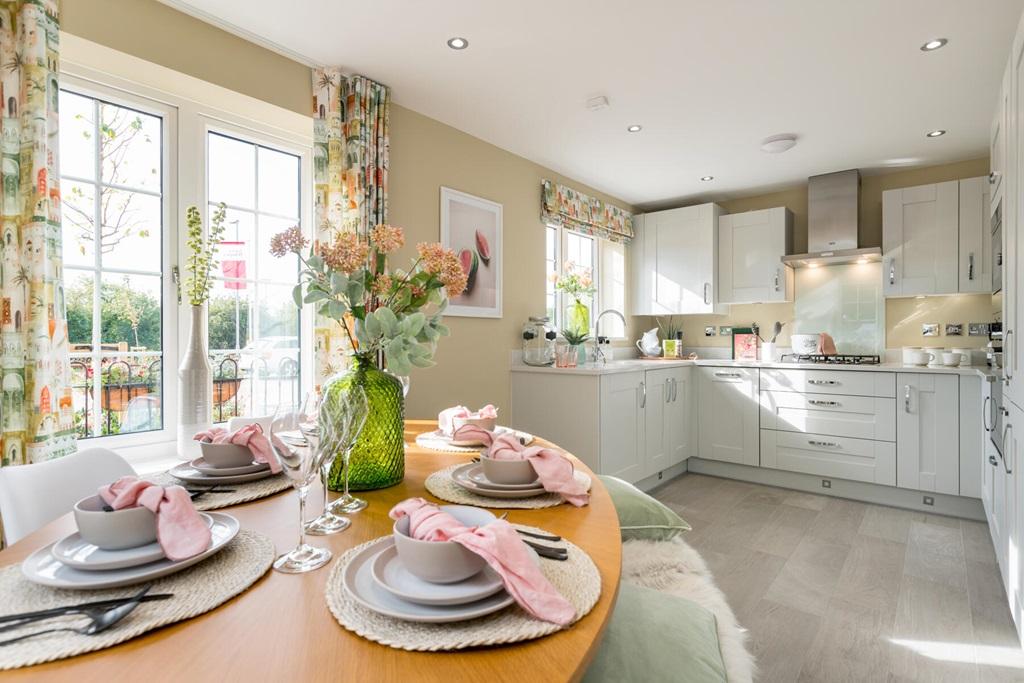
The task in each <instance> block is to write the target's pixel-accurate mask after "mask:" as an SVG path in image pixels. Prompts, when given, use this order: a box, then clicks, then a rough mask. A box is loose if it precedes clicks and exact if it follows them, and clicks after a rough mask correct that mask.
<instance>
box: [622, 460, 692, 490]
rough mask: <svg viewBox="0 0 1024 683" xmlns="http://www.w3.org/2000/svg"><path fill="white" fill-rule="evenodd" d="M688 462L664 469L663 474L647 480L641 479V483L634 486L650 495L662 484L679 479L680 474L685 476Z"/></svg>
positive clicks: (660, 473)
mask: <svg viewBox="0 0 1024 683" xmlns="http://www.w3.org/2000/svg"><path fill="white" fill-rule="evenodd" d="M687 462H689V461H688V460H684V461H682V462H681V463H679V464H678V465H672V467H669V468H666V469H663V470H662V471H661V472H658V473H657V474H654V475H651V476H649V477H647V478H646V479H641V480H640V481H638V482H636V483H635V484H633V486H635V487H637V488H638V489H640V490H641V491H643V492H644V493H650V492H651V491H653V490H654V489H656V488H658V487H659V486H661V485H662V484H667V483H669V482H670V481H671V480H673V479H675V478H676V477H678V476H679V475H680V474H683V473H684V472H686V463H687Z"/></svg>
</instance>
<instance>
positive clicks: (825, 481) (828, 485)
mask: <svg viewBox="0 0 1024 683" xmlns="http://www.w3.org/2000/svg"><path fill="white" fill-rule="evenodd" d="M821 488H823V489H830V488H832V480H831V479H822V480H821Z"/></svg>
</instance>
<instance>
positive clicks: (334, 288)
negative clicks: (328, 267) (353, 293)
mask: <svg viewBox="0 0 1024 683" xmlns="http://www.w3.org/2000/svg"><path fill="white" fill-rule="evenodd" d="M347 288H348V278H347V277H345V274H344V273H331V294H333V295H335V296H337V295H339V294H344V293H345V290H346V289H347Z"/></svg>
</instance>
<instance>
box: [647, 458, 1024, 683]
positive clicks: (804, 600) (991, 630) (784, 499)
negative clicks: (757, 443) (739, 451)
mask: <svg viewBox="0 0 1024 683" xmlns="http://www.w3.org/2000/svg"><path fill="white" fill-rule="evenodd" d="M654 495H655V497H657V498H658V499H659V500H661V501H662V502H664V503H665V504H666V505H669V506H670V507H672V508H673V509H674V510H676V512H678V513H679V514H680V515H681V516H682V517H683V518H684V519H685V520H686V521H688V522H689V523H690V524H691V525H692V526H693V531H691V532H688V533H687V534H686V535H685V539H686V540H687V542H688V543H690V545H692V546H693V547H694V548H695V549H697V551H699V552H700V553H701V555H703V556H704V559H705V560H706V561H707V563H708V566H709V567H710V568H711V570H712V572H713V573H714V576H715V581H716V582H717V583H718V586H719V588H721V589H722V591H723V592H724V593H725V595H726V597H727V598H728V600H729V604H730V605H732V608H733V610H734V611H735V612H736V617H737V619H738V620H739V622H740V624H741V625H742V626H744V627H745V628H747V629H748V630H749V631H750V647H751V650H752V652H753V653H754V656H755V657H756V658H757V662H758V667H759V669H760V676H759V678H758V680H760V681H772V682H774V681H830V682H831V681H858V682H859V681H893V682H895V681H956V682H957V683H960V682H971V681H977V682H979V683H981V682H986V683H987V682H988V681H1024V652H1022V651H1021V650H1020V648H1019V647H1018V645H1017V636H1016V632H1015V630H1014V627H1013V622H1012V619H1011V616H1010V611H1009V607H1008V606H1007V602H1006V595H1005V593H1004V590H1003V586H1002V582H1001V580H1000V578H999V569H998V566H997V565H996V557H995V552H994V550H993V548H992V541H991V539H990V537H989V533H988V528H987V527H986V526H985V525H984V524H982V523H980V522H972V521H968V520H960V519H953V518H950V517H942V516H939V515H928V514H925V513H920V512H911V511H908V510H899V509H896V508H888V507H883V506H880V505H870V504H867V503H858V502H855V501H849V500H843V499H840V498H831V497H826V496H817V495H813V494H807V493H800V492H796V491H790V490H786V489H779V488H774V487H771V486H761V485H758V484H750V483H747V482H740V481H733V480H729V479H719V478H717V477H709V476H705V475H699V474H684V475H683V476H681V477H679V478H678V479H675V480H673V481H671V482H669V483H668V484H666V485H664V486H662V487H661V488H659V489H658V490H657V491H655V492H654Z"/></svg>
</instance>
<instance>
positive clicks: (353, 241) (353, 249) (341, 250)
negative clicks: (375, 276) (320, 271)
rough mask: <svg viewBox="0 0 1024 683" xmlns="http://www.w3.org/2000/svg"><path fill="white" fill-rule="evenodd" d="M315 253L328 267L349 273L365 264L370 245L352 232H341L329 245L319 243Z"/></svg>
mask: <svg viewBox="0 0 1024 683" xmlns="http://www.w3.org/2000/svg"><path fill="white" fill-rule="evenodd" d="M317 253H318V254H319V256H320V257H321V258H322V259H323V260H324V263H325V264H327V267H328V268H330V269H331V270H340V271H341V272H343V273H345V274H346V275H349V274H351V273H353V272H355V271H357V270H359V269H360V268H362V267H364V266H365V265H366V257H367V256H368V255H369V253H370V245H369V244H367V243H366V242H365V241H364V240H362V239H361V238H360V237H359V235H357V234H356V233H354V232H343V233H341V234H339V235H338V236H337V237H335V238H334V242H333V243H332V244H331V245H329V246H325V245H323V244H321V245H319V248H318V250H317Z"/></svg>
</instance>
